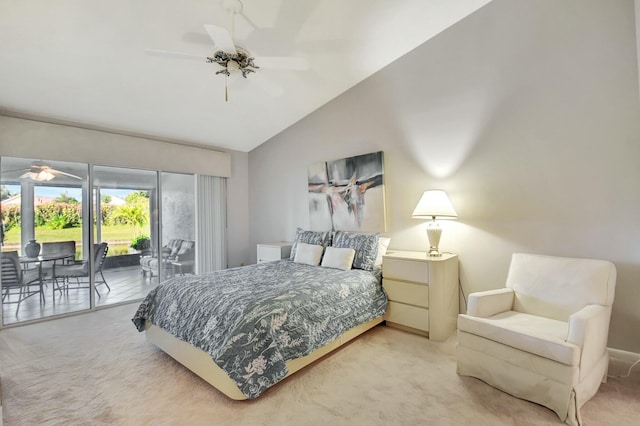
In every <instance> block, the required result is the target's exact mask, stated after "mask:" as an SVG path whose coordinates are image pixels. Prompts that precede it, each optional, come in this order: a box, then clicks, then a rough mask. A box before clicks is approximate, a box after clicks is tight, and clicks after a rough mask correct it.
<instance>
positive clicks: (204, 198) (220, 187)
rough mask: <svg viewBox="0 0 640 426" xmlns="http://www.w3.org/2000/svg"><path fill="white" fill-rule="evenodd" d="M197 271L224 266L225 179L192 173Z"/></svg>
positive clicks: (212, 269)
mask: <svg viewBox="0 0 640 426" xmlns="http://www.w3.org/2000/svg"><path fill="white" fill-rule="evenodd" d="M196 224H197V238H196V241H197V242H196V244H197V246H196V247H197V250H196V253H197V256H198V262H197V271H196V272H197V273H203V272H211V271H217V270H219V269H225V268H226V267H227V180H226V179H225V178H221V177H217V176H204V175H197V176H196Z"/></svg>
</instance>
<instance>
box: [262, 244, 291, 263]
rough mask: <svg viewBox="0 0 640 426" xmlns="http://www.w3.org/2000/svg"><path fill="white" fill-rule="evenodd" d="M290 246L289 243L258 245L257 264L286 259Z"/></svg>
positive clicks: (289, 252)
mask: <svg viewBox="0 0 640 426" xmlns="http://www.w3.org/2000/svg"><path fill="white" fill-rule="evenodd" d="M292 245H293V243H291V242H289V241H279V242H277V243H262V244H258V263H262V262H272V261H274V260H280V259H287V258H288V257H289V255H290V254H291V246H292Z"/></svg>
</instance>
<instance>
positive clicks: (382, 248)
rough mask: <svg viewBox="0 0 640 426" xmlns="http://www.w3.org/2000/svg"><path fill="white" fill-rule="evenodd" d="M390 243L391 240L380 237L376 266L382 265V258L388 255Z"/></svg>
mask: <svg viewBox="0 0 640 426" xmlns="http://www.w3.org/2000/svg"><path fill="white" fill-rule="evenodd" d="M389 243H391V238H388V237H378V254H377V255H376V261H375V263H374V265H376V266H380V265H382V256H384V255H385V254H386V253H387V248H388V247H389Z"/></svg>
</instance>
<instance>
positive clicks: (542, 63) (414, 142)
mask: <svg viewBox="0 0 640 426" xmlns="http://www.w3.org/2000/svg"><path fill="white" fill-rule="evenodd" d="M633 7H634V3H633V0H614V1H606V2H603V1H600V0H565V1H562V2H558V1H556V0H537V1H530V0H494V1H493V2H492V3H490V4H488V5H487V6H485V7H484V8H482V9H480V10H479V11H478V12H476V13H475V14H473V15H471V16H469V17H468V18H466V19H464V20H463V21H461V22H460V23H458V24H457V25H455V26H453V27H452V28H450V29H449V30H447V31H445V32H443V33H441V34H440V35H438V36H437V37H435V38H434V39H432V40H430V41H429V42H427V43H425V44H424V45H422V46H420V47H418V48H417V49H415V50H414V51H412V52H410V53H409V54H407V55H406V56H405V57H403V58H401V59H399V60H398V61H396V62H394V63H393V64H391V65H390V66H388V67H387V68H385V69H384V70H382V71H380V72H378V73H376V74H375V75H373V76H372V77H371V78H369V79H367V80H366V81H364V82H363V83H361V84H359V85H358V86H356V87H355V88H353V89H351V90H350V91H348V92H346V93H345V94H344V95H342V96H340V97H339V98H337V99H335V100H334V101H333V102H331V103H330V104H327V105H326V106H324V107H323V108H321V109H320V110H318V111H316V112H315V113H313V114H311V115H309V116H308V117H306V118H305V119H304V120H302V121H300V122H299V123H297V124H296V125H294V126H292V127H291V128H289V129H287V130H286V131H284V132H282V133H281V134H280V135H278V136H276V137H274V138H273V139H272V140H270V141H269V142H267V143H265V144H264V145H262V146H260V147H258V148H256V149H255V150H254V151H252V152H250V154H249V188H250V189H249V193H250V198H249V199H250V205H249V207H250V209H249V210H250V226H251V244H252V245H254V244H256V243H258V242H267V241H277V240H281V239H291V238H292V237H293V236H294V231H295V228H296V226H301V227H308V225H309V223H308V221H309V213H308V205H307V185H306V178H307V166H308V165H309V164H310V163H312V162H316V161H320V160H331V159H336V158H342V157H346V156H352V155H357V154H364V153H367V152H373V151H377V150H383V151H384V153H385V169H386V170H385V171H386V176H385V179H386V194H387V199H386V201H387V213H388V226H387V231H388V234H390V235H391V236H392V242H391V247H392V248H395V249H408V250H424V249H425V247H426V244H427V240H426V235H425V232H424V231H425V223H423V222H420V221H417V220H413V219H411V217H410V216H411V212H412V210H413V208H414V207H415V204H416V203H417V201H418V199H419V197H420V195H421V194H422V192H423V191H424V190H425V189H428V188H442V189H444V190H446V191H447V192H448V194H449V196H450V198H451V201H452V203H453V204H454V206H455V208H456V210H457V211H458V214H459V216H460V219H459V220H458V221H449V222H447V223H445V230H444V234H443V239H442V242H441V248H442V249H444V250H450V251H455V252H457V253H459V254H460V262H461V263H460V273H461V280H462V286H463V289H464V292H465V294H468V293H469V292H472V291H477V290H484V289H490V288H497V287H501V286H503V285H504V281H505V277H506V271H507V268H508V265H509V261H510V256H511V254H512V253H513V252H515V251H525V252H536V253H546V254H552V255H562V256H573V257H592V258H603V259H609V260H612V261H613V262H614V263H615V264H616V266H617V268H618V286H617V293H616V301H615V304H614V312H613V317H612V323H611V333H610V341H609V346H611V347H614V348H619V349H623V350H627V351H633V352H640V334H638V333H637V330H638V329H639V328H640V310H639V309H637V306H640V285H639V281H640V250H638V244H639V242H640V220H639V218H638V212H640V166H639V159H640V104H639V99H638V93H639V91H638V78H637V76H638V70H637V61H636V45H635V40H636V38H635V29H634V27H635V23H634V10H633Z"/></svg>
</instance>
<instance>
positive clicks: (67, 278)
mask: <svg viewBox="0 0 640 426" xmlns="http://www.w3.org/2000/svg"><path fill="white" fill-rule="evenodd" d="M93 248H94V250H93V251H94V254H95V257H94V268H95V274H94V283H95V290H96V293H97V294H98V297H100V296H101V295H100V292H99V291H98V286H99V285H103V284H104V285H105V286H106V287H107V289H108V291H111V287H109V284H107V280H106V279H105V278H104V274H103V272H102V269H103V266H104V259H105V258H106V257H107V252H108V251H109V246H108V244H107V243H100V244H94V245H93ZM98 275H99V277H98ZM72 279H75V284H76V286H75V287H74V288H89V262H87V261H82V262H76V263H74V264H72V265H56V264H54V265H53V280H54V282H55V285H56V288H55V289H54V290H58V291H59V292H61V293H62V291H63V290H65V291H66V292H68V291H69V288H70V284H72V282H71V280H72Z"/></svg>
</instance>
